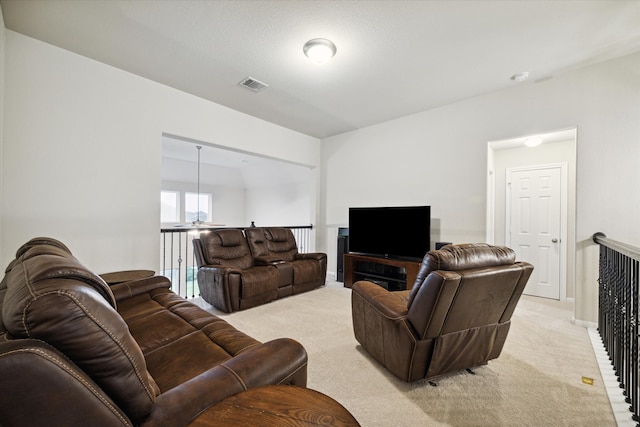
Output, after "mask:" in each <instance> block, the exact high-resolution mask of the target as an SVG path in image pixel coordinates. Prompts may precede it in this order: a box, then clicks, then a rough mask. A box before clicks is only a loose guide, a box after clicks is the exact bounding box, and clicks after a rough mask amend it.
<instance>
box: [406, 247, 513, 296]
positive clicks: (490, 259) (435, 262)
mask: <svg viewBox="0 0 640 427" xmlns="http://www.w3.org/2000/svg"><path fill="white" fill-rule="evenodd" d="M515 261H516V254H515V252H514V251H513V249H511V248H508V247H506V246H491V245H488V244H486V243H463V244H459V245H449V246H445V247H444V248H442V249H439V250H437V251H429V252H427V254H426V255H425V256H424V258H423V259H422V265H421V266H420V271H419V272H418V275H417V277H416V281H415V283H414V285H413V288H412V289H411V294H410V295H409V301H408V303H407V306H408V307H411V304H412V303H413V300H414V299H415V297H416V295H417V294H418V292H419V291H420V287H421V286H422V284H423V283H424V281H425V280H426V278H427V276H428V275H429V274H430V273H431V272H432V271H437V270H444V271H461V270H469V269H472V268H482V267H494V266H499V265H511V264H513V263H515Z"/></svg>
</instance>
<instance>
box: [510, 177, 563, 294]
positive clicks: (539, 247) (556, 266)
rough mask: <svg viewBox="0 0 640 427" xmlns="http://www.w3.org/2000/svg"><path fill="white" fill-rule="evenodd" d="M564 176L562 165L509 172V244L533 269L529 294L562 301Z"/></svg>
mask: <svg viewBox="0 0 640 427" xmlns="http://www.w3.org/2000/svg"><path fill="white" fill-rule="evenodd" d="M564 173H566V172H565V171H564V170H563V167H562V166H561V165H551V166H539V167H530V168H514V169H508V170H507V203H506V205H507V217H506V223H507V230H506V237H507V245H508V246H509V247H511V248H513V249H514V250H515V251H516V254H517V259H518V260H521V261H527V262H530V263H531V264H533V266H534V270H533V274H532V275H531V278H530V279H529V282H528V283H527V286H526V288H525V290H524V293H525V294H527V295H534V296H539V297H545V298H553V299H558V300H559V299H560V286H561V271H562V270H563V268H561V265H562V264H561V261H563V260H562V259H561V258H562V257H561V254H562V250H561V248H562V245H564V242H563V241H562V240H563V239H562V237H563V235H562V228H563V219H562V218H563V207H562V194H563V188H562V187H563V182H565V180H564V179H563V174H564Z"/></svg>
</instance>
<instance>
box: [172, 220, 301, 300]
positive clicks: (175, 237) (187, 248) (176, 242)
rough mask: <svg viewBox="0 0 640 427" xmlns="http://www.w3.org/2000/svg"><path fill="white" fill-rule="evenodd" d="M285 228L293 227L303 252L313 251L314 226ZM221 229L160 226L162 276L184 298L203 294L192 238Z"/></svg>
mask: <svg viewBox="0 0 640 427" xmlns="http://www.w3.org/2000/svg"><path fill="white" fill-rule="evenodd" d="M282 227H284V228H290V229H291V231H292V232H293V235H294V237H295V239H296V243H297V245H298V251H299V252H300V253H305V252H309V251H310V242H311V230H312V228H313V227H312V226H311V225H301V226H282ZM221 228H224V227H196V226H193V227H181V226H177V227H164V228H161V229H160V236H161V237H160V275H161V276H166V277H168V278H169V279H170V280H171V290H172V291H174V292H175V293H177V294H178V295H181V296H183V297H185V298H195V297H197V296H199V295H200V290H199V289H198V281H197V273H198V267H197V266H196V259H195V255H194V253H193V239H194V238H198V236H199V235H200V234H201V233H207V232H209V231H211V230H216V229H221ZM234 228H240V227H234Z"/></svg>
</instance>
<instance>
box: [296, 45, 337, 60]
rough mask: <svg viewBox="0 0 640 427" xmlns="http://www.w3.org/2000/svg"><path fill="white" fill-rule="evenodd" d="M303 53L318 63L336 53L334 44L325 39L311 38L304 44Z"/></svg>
mask: <svg viewBox="0 0 640 427" xmlns="http://www.w3.org/2000/svg"><path fill="white" fill-rule="evenodd" d="M302 50H303V51H304V54H305V55H306V56H307V58H309V59H310V60H312V61H313V62H316V63H318V64H324V63H325V62H327V61H329V60H330V59H331V58H333V56H334V55H335V54H336V45H335V44H333V42H332V41H331V40H327V39H312V40H309V41H308V42H306V43H305V44H304V47H303V48H302Z"/></svg>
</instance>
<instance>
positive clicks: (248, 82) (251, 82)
mask: <svg viewBox="0 0 640 427" xmlns="http://www.w3.org/2000/svg"><path fill="white" fill-rule="evenodd" d="M240 86H244V87H246V88H247V89H250V90H252V91H254V92H260V91H261V90H262V89H264V88H267V87H269V85H268V84H266V83H262V82H261V81H260V80H257V79H254V78H253V77H247V78H246V79H244V80H242V81H241V82H240Z"/></svg>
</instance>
